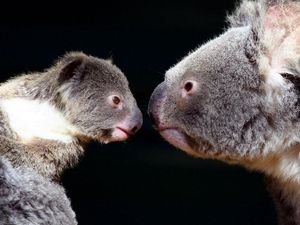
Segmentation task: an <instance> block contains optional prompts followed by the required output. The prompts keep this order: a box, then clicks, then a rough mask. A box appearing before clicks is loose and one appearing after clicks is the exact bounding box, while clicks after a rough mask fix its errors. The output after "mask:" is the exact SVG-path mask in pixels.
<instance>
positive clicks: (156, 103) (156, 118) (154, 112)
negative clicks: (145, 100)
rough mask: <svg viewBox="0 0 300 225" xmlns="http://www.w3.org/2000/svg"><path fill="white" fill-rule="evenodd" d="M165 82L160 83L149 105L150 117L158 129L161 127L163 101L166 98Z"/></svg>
mask: <svg viewBox="0 0 300 225" xmlns="http://www.w3.org/2000/svg"><path fill="white" fill-rule="evenodd" d="M165 89H166V84H165V82H162V83H160V84H159V85H158V86H157V87H156V88H155V90H154V91H153V93H152V95H151V97H150V100H149V105H148V115H149V117H150V119H151V121H152V123H153V124H154V126H155V127H156V128H159V125H160V122H161V121H160V111H161V105H162V101H163V99H164V97H165Z"/></svg>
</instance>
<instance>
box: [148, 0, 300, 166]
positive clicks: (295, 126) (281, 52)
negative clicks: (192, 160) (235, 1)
mask: <svg viewBox="0 0 300 225" xmlns="http://www.w3.org/2000/svg"><path fill="white" fill-rule="evenodd" d="M228 22H229V27H228V30H227V31H226V32H225V33H224V34H222V35H221V36H219V37H217V38H216V39H213V40H211V41H209V42H208V43H206V44H204V45H202V46H201V47H199V48H198V49H197V50H196V51H194V52H192V53H190V54H189V55H188V56H186V57H185V58H184V59H183V60H182V61H180V62H179V63H178V64H177V65H175V66H174V67H172V68H171V69H169V70H168V71H167V72H166V75H165V80H164V82H162V83H161V84H160V85H159V86H158V87H157V88H156V89H155V91H154V93H153V94H152V97H151V99H150V103H149V114H150V116H151V117H152V119H153V121H154V124H155V126H156V128H157V129H158V130H159V132H160V133H161V135H162V136H163V137H164V138H165V139H166V140H167V141H168V142H170V143H171V144H173V145H175V146H176V147H178V148H180V149H183V150H184V151H186V152H188V153H190V154H192V155H195V156H200V157H208V158H218V159H221V160H226V161H230V162H237V161H238V162H247V163H251V162H252V161H253V159H255V160H257V159H258V158H271V157H273V156H274V157H276V155H279V154H282V152H284V151H288V149H290V148H291V147H292V146H294V145H296V144H298V143H299V138H300V133H299V131H300V124H299V122H300V117H299V112H300V104H299V101H298V99H299V94H300V93H299V84H300V64H299V60H300V2H299V1H281V0H278V1H276V0H274V1H260V0H257V1H244V2H242V3H241V5H240V6H239V7H238V8H237V10H236V11H235V13H234V14H233V15H231V16H229V17H228Z"/></svg>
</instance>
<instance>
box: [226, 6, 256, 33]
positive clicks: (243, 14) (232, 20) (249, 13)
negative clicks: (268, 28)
mask: <svg viewBox="0 0 300 225" xmlns="http://www.w3.org/2000/svg"><path fill="white" fill-rule="evenodd" d="M261 8H262V4H260V3H259V2H257V1H242V2H241V3H240V4H239V5H238V6H237V7H236V9H235V11H234V12H233V13H232V14H231V15H228V16H227V23H228V24H229V26H230V27H243V26H253V24H254V22H255V21H256V20H257V18H259V17H260V13H261V11H262V10H261Z"/></svg>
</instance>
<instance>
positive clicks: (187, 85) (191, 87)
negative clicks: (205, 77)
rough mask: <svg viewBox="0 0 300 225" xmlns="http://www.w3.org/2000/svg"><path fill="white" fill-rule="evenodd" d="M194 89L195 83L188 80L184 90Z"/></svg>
mask: <svg viewBox="0 0 300 225" xmlns="http://www.w3.org/2000/svg"><path fill="white" fill-rule="evenodd" d="M192 89H193V83H192V82H190V81H187V82H186V83H185V84H184V90H185V91H186V92H190V91H191V90H192Z"/></svg>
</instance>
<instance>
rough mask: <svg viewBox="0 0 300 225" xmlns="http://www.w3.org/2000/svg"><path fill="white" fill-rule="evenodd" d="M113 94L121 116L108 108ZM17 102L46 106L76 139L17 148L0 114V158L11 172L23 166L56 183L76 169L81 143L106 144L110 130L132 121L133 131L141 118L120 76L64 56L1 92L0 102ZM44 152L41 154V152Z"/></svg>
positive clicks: (82, 58)
mask: <svg viewBox="0 0 300 225" xmlns="http://www.w3.org/2000/svg"><path fill="white" fill-rule="evenodd" d="M111 93H117V94H118V95H120V96H121V98H122V101H123V102H124V104H123V105H124V107H123V109H122V110H114V109H112V107H111V106H110V105H109V104H107V99H106V98H107V96H108V95H109V94H111ZM12 98H22V99H30V100H38V101H46V102H50V104H52V105H53V106H54V107H55V108H56V109H57V110H59V111H60V112H61V113H62V114H63V116H64V117H65V119H66V120H67V121H69V122H70V123H71V124H72V125H74V126H75V127H76V128H78V129H80V130H81V133H80V134H78V135H77V136H75V137H74V140H73V141H72V143H68V144H65V143H61V142H57V141H53V140H46V139H40V140H36V141H34V142H33V143H32V144H29V145H26V144H23V143H20V139H19V137H18V136H17V135H16V134H15V133H14V132H13V131H12V130H11V128H10V127H9V125H8V123H7V118H6V116H5V114H4V115H3V113H2V114H0V117H1V118H0V123H2V126H1V127H0V130H1V134H0V140H1V143H2V144H1V147H0V155H2V156H4V157H6V158H8V159H9V160H10V161H11V162H12V163H13V164H14V166H20V165H21V166H24V165H26V166H28V167H31V168H34V169H36V170H37V171H38V173H40V174H42V175H44V176H47V177H51V178H55V179H57V178H59V176H60V174H61V173H62V171H63V170H64V169H65V168H67V167H70V166H72V165H74V164H76V163H77V161H78V158H79V156H80V155H82V154H83V151H84V150H83V149H84V146H85V144H86V143H88V142H90V141H92V140H97V141H100V142H109V141H110V138H111V132H112V128H113V126H114V124H116V123H118V122H119V121H122V120H124V119H125V117H126V116H128V115H132V117H133V120H134V121H133V122H134V123H136V124H137V129H136V130H135V132H136V131H137V130H138V129H139V128H140V126H141V123H142V115H141V112H140V110H139V109H138V107H137V104H136V101H135V99H134V97H133V96H132V94H131V92H130V89H129V87H128V82H127V79H126V77H125V76H124V74H123V73H122V72H121V71H120V70H119V69H118V68H117V67H116V66H114V65H113V64H111V63H110V62H109V61H106V60H102V59H98V58H96V57H92V56H87V55H85V54H83V53H76V52H75V53H69V54H67V55H65V56H64V57H62V58H61V59H59V60H58V61H57V63H56V64H55V65H54V66H53V67H50V68H49V69H48V70H46V71H45V72H42V73H31V74H25V75H20V76H17V77H16V78H14V79H11V80H9V81H7V82H6V83H4V84H2V85H1V86H0V99H12ZM41 149H43V150H41Z"/></svg>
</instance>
